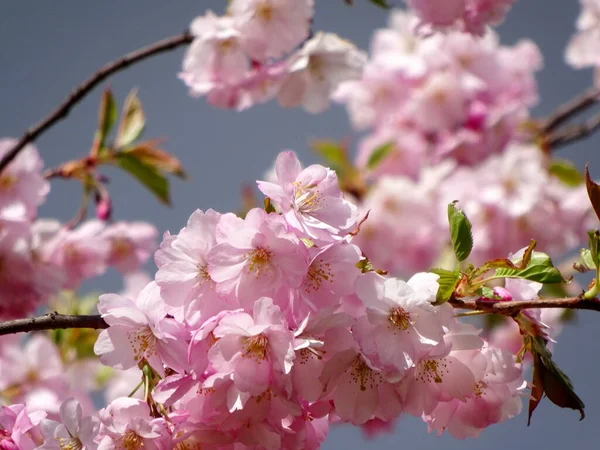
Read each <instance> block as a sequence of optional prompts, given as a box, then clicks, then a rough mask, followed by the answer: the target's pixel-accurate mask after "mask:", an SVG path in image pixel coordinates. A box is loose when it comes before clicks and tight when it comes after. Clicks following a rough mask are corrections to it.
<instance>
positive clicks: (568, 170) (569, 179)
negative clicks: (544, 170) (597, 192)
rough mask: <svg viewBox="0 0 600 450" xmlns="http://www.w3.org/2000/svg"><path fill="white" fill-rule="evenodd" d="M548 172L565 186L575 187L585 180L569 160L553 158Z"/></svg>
mask: <svg viewBox="0 0 600 450" xmlns="http://www.w3.org/2000/svg"><path fill="white" fill-rule="evenodd" d="M548 172H550V174H551V175H554V176H555V177H556V178H558V179H559V180H560V181H562V182H563V183H564V184H566V185H567V186H572V187H576V186H579V185H580V184H581V183H583V182H584V181H585V178H584V177H583V175H582V173H581V172H580V171H579V170H578V169H577V167H575V165H574V164H573V163H572V162H571V161H567V160H565V159H554V160H552V161H551V162H550V166H549V167H548Z"/></svg>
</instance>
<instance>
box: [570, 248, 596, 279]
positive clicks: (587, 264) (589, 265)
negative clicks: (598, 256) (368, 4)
mask: <svg viewBox="0 0 600 450" xmlns="http://www.w3.org/2000/svg"><path fill="white" fill-rule="evenodd" d="M573 268H574V269H575V270H577V271H578V272H581V273H585V272H589V271H591V270H596V261H594V258H593V257H592V252H591V251H590V250H589V249H587V248H582V249H581V250H580V251H579V262H576V263H574V264H573Z"/></svg>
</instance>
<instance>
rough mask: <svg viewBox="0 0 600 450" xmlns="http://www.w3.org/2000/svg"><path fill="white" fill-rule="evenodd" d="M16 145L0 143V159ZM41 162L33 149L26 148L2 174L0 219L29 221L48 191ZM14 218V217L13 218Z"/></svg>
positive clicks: (7, 142) (8, 140)
mask: <svg viewBox="0 0 600 450" xmlns="http://www.w3.org/2000/svg"><path fill="white" fill-rule="evenodd" d="M16 143H17V141H16V140H15V139H11V138H2V139H0V157H1V156H4V155H5V154H6V153H7V152H8V151H9V150H10V149H11V148H12V147H13V146H14V145H15V144H16ZM42 168H43V162H42V160H41V158H40V156H39V154H38V151H37V149H36V148H35V147H34V146H33V145H31V144H29V145H26V146H25V148H24V149H23V150H22V151H21V152H20V153H19V154H18V155H17V157H16V158H15V159H14V160H13V161H12V162H11V163H10V164H9V165H8V166H7V167H6V169H5V170H3V172H2V175H1V176H0V217H2V216H5V215H6V216H9V217H12V218H13V220H14V218H16V217H23V218H26V219H28V220H31V219H33V218H34V217H35V216H36V214H37V208H38V206H40V205H41V204H42V203H43V202H44V201H45V200H46V195H48V192H49V191H50V183H49V182H48V181H47V180H46V179H45V178H44V176H43V175H42ZM15 216H16V217H15Z"/></svg>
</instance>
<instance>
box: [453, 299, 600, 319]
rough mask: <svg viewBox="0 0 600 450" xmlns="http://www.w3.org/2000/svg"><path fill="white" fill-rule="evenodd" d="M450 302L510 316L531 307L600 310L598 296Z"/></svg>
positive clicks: (458, 305)
mask: <svg viewBox="0 0 600 450" xmlns="http://www.w3.org/2000/svg"><path fill="white" fill-rule="evenodd" d="M449 303H450V304H451V305H452V306H453V307H454V308H460V309H470V310H473V311H483V312H486V313H495V314H503V315H507V316H510V315H512V314H515V313H517V312H519V311H522V310H524V309H529V308H565V309H585V310H589V311H600V300H598V299H597V298H594V299H591V300H585V299H583V298H581V297H567V298H551V299H549V298H538V299H533V300H514V301H497V300H490V299H487V298H478V299H466V298H452V299H450V300H449Z"/></svg>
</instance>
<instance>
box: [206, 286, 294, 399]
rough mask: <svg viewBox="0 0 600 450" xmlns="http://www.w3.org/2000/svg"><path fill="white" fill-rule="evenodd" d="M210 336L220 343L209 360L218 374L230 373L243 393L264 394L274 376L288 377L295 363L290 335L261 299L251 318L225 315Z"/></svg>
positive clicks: (269, 302) (277, 313) (271, 307)
mask: <svg viewBox="0 0 600 450" xmlns="http://www.w3.org/2000/svg"><path fill="white" fill-rule="evenodd" d="M213 334H214V336H215V337H216V338H218V339H219V340H218V341H217V342H216V343H215V345H214V346H213V347H212V348H211V350H210V352H209V360H210V361H211V363H212V364H213V366H214V367H215V369H217V370H218V371H219V372H222V373H225V374H229V373H231V374H232V379H233V382H234V383H235V385H236V387H237V388H238V389H240V390H241V391H242V392H248V393H250V394H253V395H257V394H261V393H262V392H264V391H265V390H266V389H267V388H268V387H269V386H270V385H271V384H272V383H273V382H274V381H275V380H274V377H275V376H276V375H275V373H276V372H279V373H282V374H289V373H290V370H291V369H292V364H293V360H294V349H293V346H292V342H293V336H292V333H291V332H290V331H289V330H288V327H287V323H286V322H285V319H284V318H283V315H282V313H281V310H280V309H279V307H278V306H276V305H274V304H273V300H272V299H270V298H267V297H262V298H260V299H258V300H257V301H256V302H255V303H254V311H253V316H250V315H249V314H247V313H244V312H238V313H232V314H229V315H226V316H224V317H223V318H222V319H221V320H220V321H219V324H218V326H217V327H216V328H215V330H214V331H213Z"/></svg>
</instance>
